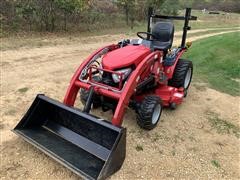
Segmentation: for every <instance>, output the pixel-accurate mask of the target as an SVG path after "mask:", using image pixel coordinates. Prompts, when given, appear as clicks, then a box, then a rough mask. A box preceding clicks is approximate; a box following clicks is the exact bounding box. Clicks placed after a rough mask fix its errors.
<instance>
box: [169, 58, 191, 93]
mask: <svg viewBox="0 0 240 180" xmlns="http://www.w3.org/2000/svg"><path fill="white" fill-rule="evenodd" d="M189 69H191V72H190V73H191V74H190V77H189V76H187V75H188V72H189ZM192 74H193V64H192V62H191V61H189V60H185V59H179V61H178V63H177V65H176V67H175V70H174V73H173V77H172V79H170V80H169V83H168V84H169V85H170V86H173V87H176V88H180V87H183V88H184V91H187V89H188V88H189V86H190V84H191V80H192ZM187 77H188V78H190V79H189V83H186V84H185V79H186V78H187Z"/></svg>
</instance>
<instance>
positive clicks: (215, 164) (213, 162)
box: [211, 159, 221, 168]
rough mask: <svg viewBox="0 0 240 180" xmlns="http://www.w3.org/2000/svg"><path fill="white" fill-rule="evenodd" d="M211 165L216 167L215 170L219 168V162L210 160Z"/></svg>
mask: <svg viewBox="0 0 240 180" xmlns="http://www.w3.org/2000/svg"><path fill="white" fill-rule="evenodd" d="M211 163H212V165H213V166H214V167H216V168H220V167H221V166H220V164H219V162H218V161H217V160H215V159H214V160H212V161H211Z"/></svg>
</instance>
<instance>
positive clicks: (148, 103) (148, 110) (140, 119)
mask: <svg viewBox="0 0 240 180" xmlns="http://www.w3.org/2000/svg"><path fill="white" fill-rule="evenodd" d="M158 107H160V112H159V111H158V110H157V116H158V117H157V120H156V118H155V121H154V120H153V118H154V117H153V116H154V111H155V109H156V108H158ZM161 114H162V102H161V99H160V98H159V97H158V96H154V95H151V96H146V97H145V98H144V100H143V101H142V103H141V104H140V105H139V107H138V109H137V123H138V125H139V126H140V127H141V128H143V129H146V130H151V129H153V128H154V127H156V125H157V123H158V122H159V119H160V116H161ZM153 121H154V122H153Z"/></svg>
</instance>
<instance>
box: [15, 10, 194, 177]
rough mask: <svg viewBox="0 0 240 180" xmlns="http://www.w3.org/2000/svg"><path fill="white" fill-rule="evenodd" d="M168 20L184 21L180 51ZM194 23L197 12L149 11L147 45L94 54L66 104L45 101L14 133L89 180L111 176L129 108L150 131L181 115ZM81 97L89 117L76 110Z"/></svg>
mask: <svg viewBox="0 0 240 180" xmlns="http://www.w3.org/2000/svg"><path fill="white" fill-rule="evenodd" d="M156 19H160V21H158V22H157V23H155V25H153V23H152V22H153V20H156ZM166 20H185V23H184V27H183V36H182V43H181V46H180V47H178V48H174V49H171V47H172V43H173V37H174V25H173V23H172V22H171V21H166ZM189 20H196V17H194V16H191V9H190V8H187V9H186V13H185V16H183V17H181V16H161V15H156V14H154V13H153V10H152V9H151V8H150V9H149V16H148V28H147V32H138V33H137V36H138V37H139V38H140V39H132V40H129V39H126V40H122V41H121V42H119V43H118V44H113V45H109V46H105V47H103V48H100V49H99V50H97V51H96V52H94V53H93V54H92V55H90V56H89V57H88V58H87V59H86V60H85V61H84V62H83V63H82V64H81V65H80V67H79V68H78V69H77V71H76V72H75V74H74V76H73V78H72V80H71V82H70V85H69V88H68V90H67V93H66V95H65V98H64V102H63V104H62V103H59V102H57V101H54V100H52V99H50V98H48V97H46V96H44V95H38V96H37V98H36V99H35V101H34V102H33V104H32V106H31V107H30V109H29V111H28V112H27V113H26V115H25V116H24V117H23V119H22V120H21V121H20V123H19V124H18V125H17V126H16V128H15V129H14V132H16V133H17V134H18V135H20V136H21V137H23V138H24V139H25V140H27V141H28V142H30V143H31V144H33V145H35V146H36V147H37V148H39V149H41V150H42V151H44V152H45V153H47V154H48V155H50V156H51V157H53V158H54V159H56V160H57V161H59V162H60V163H62V164H63V165H65V166H66V167H68V168H70V169H71V170H73V171H74V172H75V173H77V174H79V175H81V176H83V177H86V178H89V179H104V178H106V177H108V176H110V175H111V174H113V173H114V172H116V171H117V170H118V169H120V167H121V165H122V163H123V161H124V159H125V151H126V150H125V149H126V128H123V127H121V124H122V120H123V116H124V114H125V110H126V107H127V106H129V107H130V108H132V109H134V110H135V111H136V113H137V123H138V125H139V126H140V127H141V128H144V129H147V130H151V129H153V128H154V127H155V126H156V125H157V123H158V122H159V121H160V116H161V112H162V109H163V107H170V108H172V109H174V108H176V106H177V105H179V104H181V103H182V101H183V98H184V97H186V95H187V91H188V88H189V85H190V83H191V79H192V73H193V65H192V62H191V61H189V60H184V59H181V56H182V54H183V53H184V52H185V51H186V50H187V49H188V48H189V47H190V43H187V45H186V36H187V30H189V29H190V27H189V25H188V23H189ZM79 90H80V91H79ZM79 92H80V98H81V101H82V102H83V104H84V108H83V110H82V111H79V109H77V108H74V103H75V100H76V97H77V94H78V93H79ZM96 107H101V108H102V110H103V111H107V110H112V111H113V118H112V120H111V122H109V121H106V120H103V119H101V118H98V117H95V116H93V115H91V114H90V110H91V108H96Z"/></svg>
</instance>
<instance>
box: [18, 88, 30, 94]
mask: <svg viewBox="0 0 240 180" xmlns="http://www.w3.org/2000/svg"><path fill="white" fill-rule="evenodd" d="M28 89H29V88H27V87H24V88H20V89H18V92H20V93H25V92H27V91H28Z"/></svg>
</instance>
